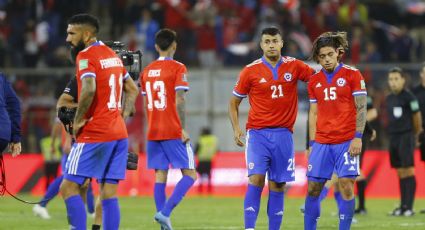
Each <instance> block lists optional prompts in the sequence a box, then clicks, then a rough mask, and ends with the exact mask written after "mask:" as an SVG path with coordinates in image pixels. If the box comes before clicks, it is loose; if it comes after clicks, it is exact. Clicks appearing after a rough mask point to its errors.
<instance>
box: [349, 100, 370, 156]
mask: <svg viewBox="0 0 425 230" xmlns="http://www.w3.org/2000/svg"><path fill="white" fill-rule="evenodd" d="M366 101H367V98H366V95H359V96H355V97H354V102H355V105H356V133H361V134H363V131H364V127H365V125H366ZM348 151H349V152H350V155H351V156H357V155H359V154H360V152H361V151H362V139H361V138H359V137H355V138H354V139H353V141H351V144H350V148H349V150H348Z"/></svg>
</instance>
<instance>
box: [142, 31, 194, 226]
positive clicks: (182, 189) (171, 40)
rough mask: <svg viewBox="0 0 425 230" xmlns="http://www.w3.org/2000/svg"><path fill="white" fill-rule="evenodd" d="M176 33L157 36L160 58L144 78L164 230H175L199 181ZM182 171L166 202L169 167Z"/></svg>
mask: <svg viewBox="0 0 425 230" xmlns="http://www.w3.org/2000/svg"><path fill="white" fill-rule="evenodd" d="M176 36H177V35H176V32H174V31H172V30H170V29H161V30H160V31H158V32H157V33H156V35H155V49H156V51H158V53H159V58H158V59H157V60H156V61H153V62H152V63H150V64H149V65H148V66H147V67H146V68H145V69H144V70H143V72H142V73H141V75H140V85H141V90H142V94H143V95H145V97H146V110H147V119H148V143H147V154H148V168H150V169H155V187H154V199H155V205H156V210H157V213H156V214H155V217H154V218H155V220H156V221H157V222H158V223H159V224H160V225H161V229H164V230H172V226H171V221H170V215H171V212H172V211H173V209H174V208H175V207H176V206H177V205H178V204H179V203H180V201H181V200H182V199H183V197H184V195H185V194H186V193H187V191H188V190H189V189H190V188H191V187H192V185H193V183H194V182H195V180H196V171H195V161H194V157H193V151H192V147H191V145H190V143H189V135H188V133H187V132H186V131H185V129H184V127H185V126H186V114H185V112H186V109H185V94H186V91H188V90H189V83H188V82H187V70H186V67H185V65H184V64H182V63H180V62H178V61H175V60H173V55H174V53H175V52H176V48H177V42H176V38H177V37H176ZM170 164H171V166H172V167H173V168H179V169H181V172H182V174H183V177H182V179H181V180H180V181H179V182H178V183H177V185H176V187H175V189H174V191H173V193H172V195H171V196H170V198H169V199H168V200H166V195H165V186H166V183H167V173H168V166H169V165H170Z"/></svg>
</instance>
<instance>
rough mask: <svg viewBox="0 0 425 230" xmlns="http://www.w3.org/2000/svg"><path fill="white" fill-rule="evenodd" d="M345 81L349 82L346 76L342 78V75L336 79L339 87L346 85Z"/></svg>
mask: <svg viewBox="0 0 425 230" xmlns="http://www.w3.org/2000/svg"><path fill="white" fill-rule="evenodd" d="M345 83H347V81H346V80H345V79H344V78H342V77H340V78H338V79H337V80H336V84H337V85H338V86H339V87H342V86H344V85H345Z"/></svg>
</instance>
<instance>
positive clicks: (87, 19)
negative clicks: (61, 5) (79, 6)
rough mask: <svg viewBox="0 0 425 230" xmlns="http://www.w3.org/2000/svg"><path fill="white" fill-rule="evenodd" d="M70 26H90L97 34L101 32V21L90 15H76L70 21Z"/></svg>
mask: <svg viewBox="0 0 425 230" xmlns="http://www.w3.org/2000/svg"><path fill="white" fill-rule="evenodd" d="M68 24H69V25H74V24H80V25H89V26H91V27H93V28H94V29H95V31H94V33H95V34H97V33H98V32H99V20H98V19H97V18H96V17H94V16H92V15H90V14H76V15H74V16H72V17H70V18H69V19H68Z"/></svg>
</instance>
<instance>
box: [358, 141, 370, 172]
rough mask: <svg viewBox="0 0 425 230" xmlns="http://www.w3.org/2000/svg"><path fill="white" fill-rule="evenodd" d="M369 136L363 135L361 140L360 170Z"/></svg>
mask: <svg viewBox="0 0 425 230" xmlns="http://www.w3.org/2000/svg"><path fill="white" fill-rule="evenodd" d="M370 138H371V135H367V134H365V135H364V136H363V138H362V151H361V152H360V159H359V160H360V168H362V166H363V156H364V153H365V152H366V149H367V146H368V145H369V142H370Z"/></svg>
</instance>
